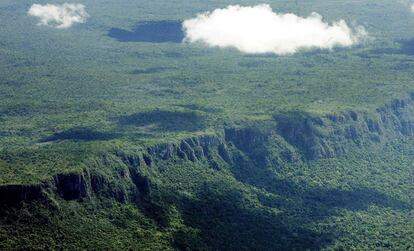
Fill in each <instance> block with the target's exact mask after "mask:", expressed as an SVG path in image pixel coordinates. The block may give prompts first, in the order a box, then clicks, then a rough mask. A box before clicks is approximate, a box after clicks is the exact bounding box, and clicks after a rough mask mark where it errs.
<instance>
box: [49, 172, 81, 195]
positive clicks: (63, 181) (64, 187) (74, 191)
mask: <svg viewBox="0 0 414 251" xmlns="http://www.w3.org/2000/svg"><path fill="white" fill-rule="evenodd" d="M54 181H55V186H56V189H57V193H58V194H59V195H60V196H61V197H62V198H63V199H65V200H79V199H82V198H85V197H87V196H88V187H87V184H86V181H85V178H84V176H83V175H81V174H59V175H57V176H55V178H54Z"/></svg>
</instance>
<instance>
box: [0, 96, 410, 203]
mask: <svg viewBox="0 0 414 251" xmlns="http://www.w3.org/2000/svg"><path fill="white" fill-rule="evenodd" d="M413 135H414V94H412V95H410V96H409V98H407V99H400V100H393V101H391V102H390V103H388V104H385V105H384V106H382V107H380V108H378V109H376V111H374V112H373V113H367V112H365V113H358V112H355V111H343V112H340V113H336V114H327V115H324V116H316V115H313V114H309V113H304V112H297V111H295V112H287V113H283V114H278V115H276V116H274V120H273V121H267V122H263V124H256V125H254V126H248V127H244V128H227V129H225V130H224V131H223V133H222V134H221V135H220V134H218V135H203V136H196V137H191V138H186V139H183V140H181V141H178V142H174V143H163V144H157V145H154V146H151V147H148V148H147V149H146V150H144V151H142V152H139V153H134V154H124V153H120V154H115V155H113V156H112V157H111V158H112V159H111V158H110V160H103V161H101V162H99V161H97V162H99V163H100V164H98V165H101V166H97V167H98V168H95V169H96V170H99V169H102V165H113V166H111V169H112V167H113V169H114V170H113V173H112V174H99V173H96V172H93V173H92V172H91V170H89V169H93V168H89V169H87V170H85V171H84V172H83V173H72V174H59V175H56V176H54V178H53V179H52V181H51V182H48V183H45V184H40V185H33V186H24V185H7V186H0V203H1V204H3V205H16V204H19V203H21V202H22V201H32V200H45V199H47V196H46V194H47V193H46V192H45V191H46V190H47V191H54V193H55V194H56V195H57V196H59V197H61V198H62V199H64V200H79V201H82V200H87V199H91V198H93V197H106V198H111V199H115V200H116V201H119V202H122V203H126V202H134V203H139V202H140V201H141V200H142V199H143V198H145V196H149V195H150V194H151V186H152V183H151V178H150V176H148V175H146V174H145V173H148V172H145V171H143V170H151V168H154V167H156V166H157V165H158V164H160V163H161V162H173V163H176V162H177V161H189V162H190V163H194V164H195V163H197V162H202V163H203V164H207V166H209V167H210V168H212V169H214V170H217V171H221V170H223V168H226V167H230V168H232V167H237V166H238V165H239V166H240V165H244V164H243V162H244V161H248V162H249V163H250V164H251V165H253V166H255V167H259V168H260V167H265V166H272V167H278V166H283V164H284V163H286V162H289V163H293V162H296V161H312V160H317V159H321V158H332V157H336V156H340V155H342V154H344V153H346V152H347V151H348V150H350V149H352V148H355V147H365V146H370V145H373V144H383V143H386V142H387V141H389V140H393V139H395V138H397V137H406V136H413ZM111 163H112V164H111Z"/></svg>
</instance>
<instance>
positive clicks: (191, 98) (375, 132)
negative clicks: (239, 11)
mask: <svg viewBox="0 0 414 251" xmlns="http://www.w3.org/2000/svg"><path fill="white" fill-rule="evenodd" d="M190 2H191V3H188V1H161V0H160V1H129V0H122V1H105V2H102V1H92V0H88V1H83V3H84V4H85V5H86V6H87V11H88V12H89V14H90V15H91V18H90V19H89V20H88V22H87V24H84V25H77V26H74V27H72V28H70V29H67V30H56V29H51V28H47V27H38V26H36V25H35V23H36V21H35V20H34V19H33V18H31V17H28V16H27V15H26V11H27V9H28V7H29V6H30V5H31V4H32V3H33V2H32V1H26V0H24V1H8V0H7V1H1V3H0V18H1V24H2V25H1V27H0V31H1V32H0V143H1V144H0V184H1V185H0V204H1V209H0V250H30V249H37V250H45V249H61V248H63V249H72V250H73V249H95V250H107V249H112V250H113V249H118V250H125V249H132V250H169V249H182V250H197V249H199V250H306V249H309V250H319V249H326V250H412V249H414V218H413V217H414V215H413V214H414V212H413V202H414V198H413V197H414V166H413V165H414V164H413V163H414V146H413V142H414V141H413V140H414V95H413V91H414V85H413V79H414V71H413V69H414V58H413V47H414V46H413V44H414V42H413V40H412V37H414V32H413V30H412V27H414V14H412V13H410V11H409V6H410V5H409V1H398V2H397V1H388V0H381V1H371V0H367V1H321V0H312V1H303V2H302V1H274V2H270V3H271V4H272V6H273V7H274V8H275V10H277V11H280V12H289V11H292V12H294V13H298V14H301V15H308V14H309V13H310V12H312V11H317V12H319V13H320V14H322V15H323V16H324V17H326V19H327V20H330V21H331V20H337V19H338V17H340V18H344V19H346V20H347V21H349V23H350V22H351V21H356V22H357V23H358V24H362V25H364V26H365V27H366V29H367V30H368V32H369V34H370V38H371V39H369V40H367V41H366V42H365V43H363V44H361V45H359V46H355V47H353V48H346V49H336V50H334V51H313V52H303V53H299V54H296V55H292V56H283V57H281V56H273V55H243V54H240V53H238V52H237V51H234V50H231V49H228V50H218V49H207V48H204V47H203V46H201V45H187V44H182V43H176V39H175V40H173V39H170V38H171V37H163V38H162V39H161V40H162V41H153V42H157V43H147V42H131V41H129V42H122V41H118V39H115V38H113V37H111V36H108V35H110V34H111V29H118V30H117V31H122V32H123V34H124V35H125V34H127V35H133V33H134V32H135V33H137V32H145V28H148V26H145V25H149V26H151V25H159V24H160V23H161V24H163V23H164V24H165V23H166V24H168V25H171V26H172V28H171V27H167V28H168V29H169V30H174V27H175V26H174V24H176V23H175V22H176V21H179V20H183V19H185V18H189V17H193V16H194V15H195V13H198V12H200V11H205V10H211V9H214V8H217V7H224V6H226V5H228V4H231V3H234V2H231V1H211V0H208V1H206V0H203V1H201V0H200V1H190ZM241 2H242V3H243V4H256V3H257V2H254V1H238V2H237V3H241ZM167 21H168V22H167ZM137 24H138V25H141V26H138V27H137ZM143 24H144V27H143V26H142V25H143ZM135 28H136V29H135ZM161 28H165V26H163V27H160V29H161ZM170 28H171V29H170ZM134 29H135V30H134ZM143 30H144V31H143ZM128 31H129V32H130V33H128ZM112 32H113V30H112ZM135 33H134V34H135ZM175 35H177V34H175ZM175 35H174V34H172V35H171V36H175ZM178 35H180V34H178ZM133 38H134V39H133V40H134V41H142V39H138V38H137V37H133ZM154 39H157V38H154ZM120 40H122V39H120Z"/></svg>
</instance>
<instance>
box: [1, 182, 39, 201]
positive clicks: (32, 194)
mask: <svg viewBox="0 0 414 251" xmlns="http://www.w3.org/2000/svg"><path fill="white" fill-rule="evenodd" d="M44 199H46V196H45V194H44V193H43V190H42V187H41V186H40V185H4V186H0V205H3V206H16V205H18V204H20V203H21V202H24V201H33V200H44Z"/></svg>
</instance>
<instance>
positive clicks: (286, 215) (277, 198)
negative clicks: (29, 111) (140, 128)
mask: <svg viewBox="0 0 414 251" xmlns="http://www.w3.org/2000/svg"><path fill="white" fill-rule="evenodd" d="M413 136H414V95H409V96H408V97H407V98H404V99H398V100H393V101H391V102H390V103H387V104H385V105H384V106H382V107H380V108H378V109H376V111H369V112H356V111H341V112H338V113H336V114H327V115H322V116H321V115H316V114H310V113H306V112H301V111H292V112H286V113H281V114H276V115H275V116H274V120H271V121H264V122H252V123H247V124H246V125H243V126H239V127H232V128H226V129H224V130H223V131H222V132H219V133H217V134H206V135H200V136H194V137H191V138H185V139H182V140H179V141H177V142H170V143H162V144H156V145H149V146H147V147H144V148H137V149H135V150H134V149H129V150H128V149H122V148H114V149H113V150H112V151H108V152H106V153H104V154H103V155H101V156H96V157H94V159H88V160H87V161H85V163H84V164H85V168H83V169H79V170H80V171H78V172H73V173H71V172H70V173H60V174H56V175H53V176H52V177H51V178H50V179H46V180H44V181H43V182H41V183H38V184H30V185H29V184H9V185H1V186H0V202H1V203H2V205H3V206H2V209H1V218H0V222H1V225H2V228H1V231H0V240H1V241H0V248H1V249H16V248H17V247H19V248H21V249H26V248H29V249H36V248H38V249H45V248H46V249H48V248H51V249H53V248H88V249H106V248H109V249H123V248H148V249H153V250H157V249H182V250H186V249H191V250H193V249H212V250H215V249H226V250H232V249H242V250H249V249H250V250H251V249H253V248H254V249H258V250H274V249H278V250H294V249H298V250H302V249H305V248H306V249H311V250H319V249H324V248H326V249H338V250H341V249H345V250H349V249H352V248H356V249H359V248H362V249H365V248H367V249H371V248H373V249H374V248H383V249H392V250H401V249H407V250H409V249H410V248H413V246H412V244H410V243H411V242H410V240H412V239H413V238H414V232H413V229H414V221H413V217H412V210H413V194H414V182H413V179H414V167H413V165H412V163H413V160H414V159H413V156H414V153H413V150H412V142H413V141H412V140H413ZM361 221H362V222H361ZM393 231H395V232H394V233H392V234H391V232H393ZM95 233H98V234H95ZM355 233H358V234H357V235H355Z"/></svg>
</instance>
